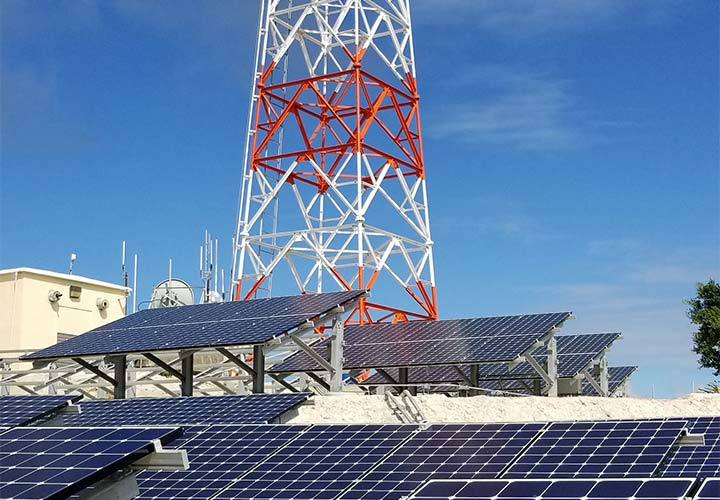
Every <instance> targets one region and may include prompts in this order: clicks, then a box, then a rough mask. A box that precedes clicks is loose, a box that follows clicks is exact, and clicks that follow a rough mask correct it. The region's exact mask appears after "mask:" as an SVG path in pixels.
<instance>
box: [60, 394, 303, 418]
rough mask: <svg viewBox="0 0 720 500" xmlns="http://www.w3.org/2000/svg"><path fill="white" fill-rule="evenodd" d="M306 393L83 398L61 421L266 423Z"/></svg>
mask: <svg viewBox="0 0 720 500" xmlns="http://www.w3.org/2000/svg"><path fill="white" fill-rule="evenodd" d="M309 397H310V394H309V393H283V394H249V395H238V396H191V397H182V398H141V399H109V400H96V401H84V402H82V403H80V413H79V414H73V415H65V416H64V417H63V424H64V425H73V426H88V425H93V426H99V425H172V424H176V425H183V424H186V425H191V424H192V425H197V424H223V423H228V424H232V423H235V424H238V423H269V422H272V421H273V420H275V419H277V418H278V417H280V416H281V415H283V414H284V413H286V412H288V411H290V410H292V409H293V408H295V407H297V406H298V405H300V404H302V403H304V402H305V401H307V400H308V398H309Z"/></svg>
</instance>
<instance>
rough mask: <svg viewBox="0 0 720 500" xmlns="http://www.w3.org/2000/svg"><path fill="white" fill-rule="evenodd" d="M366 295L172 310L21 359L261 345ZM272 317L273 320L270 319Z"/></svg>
mask: <svg viewBox="0 0 720 500" xmlns="http://www.w3.org/2000/svg"><path fill="white" fill-rule="evenodd" d="M366 293H367V292H366V291H365V290H352V291H345V292H332V293H323V294H314V295H313V294H308V295H297V296H289V297H275V298H271V299H255V300H248V301H237V302H220V303H215V304H196V305H191V306H181V307H175V308H168V309H167V312H163V313H157V314H154V313H151V314H143V315H142V318H136V317H134V316H135V315H130V316H127V317H125V318H122V319H119V320H117V321H114V322H112V323H109V324H107V325H103V326H101V327H99V328H97V329H94V330H91V331H89V332H87V333H84V334H82V335H78V336H76V337H73V338H71V339H68V340H65V341H63V342H60V343H58V344H55V345H53V346H50V347H47V348H45V349H41V350H40V351H37V352H34V353H31V354H28V355H25V356H23V357H22V358H21V359H26V360H49V359H58V358H68V357H83V356H99V355H108V354H118V355H120V354H130V353H141V352H155V351H174V350H180V349H190V348H209V347H219V346H236V345H257V344H263V343H265V342H268V341H270V340H272V339H275V338H278V337H280V336H282V335H285V334H287V333H288V332H291V331H293V330H295V329H297V328H300V327H301V326H303V325H304V324H305V323H306V322H307V321H308V320H311V319H313V318H317V317H321V316H323V315H326V314H328V313H329V312H330V311H332V310H333V309H335V308H336V307H337V306H342V305H347V304H349V303H352V302H354V301H356V300H357V299H359V298H360V297H361V296H363V295H364V294H366ZM250 303H252V304H250ZM272 312H274V313H275V314H274V315H273V314H270V313H272ZM136 314H138V313H136ZM244 314H252V315H251V316H247V315H244ZM263 314H265V315H263ZM125 325H128V326H125Z"/></svg>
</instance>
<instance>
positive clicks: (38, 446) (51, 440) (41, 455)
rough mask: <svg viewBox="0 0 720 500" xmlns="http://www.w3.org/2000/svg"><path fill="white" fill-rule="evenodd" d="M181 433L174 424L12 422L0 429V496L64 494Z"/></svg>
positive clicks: (133, 459)
mask: <svg viewBox="0 0 720 500" xmlns="http://www.w3.org/2000/svg"><path fill="white" fill-rule="evenodd" d="M180 434H181V430H180V429H173V428H155V429H138V428H132V429H131V428H125V429H116V428H79V427H76V428H56V427H16V428H13V429H9V430H8V431H6V432H5V433H3V434H0V450H1V452H0V471H2V474H1V476H2V481H1V482H0V498H13V499H35V498H38V499H39V498H66V497H68V496H70V495H72V494H73V493H76V492H78V491H80V490H82V489H83V488H85V487H87V486H90V485H92V484H93V483H95V482H97V481H98V480H100V479H102V478H104V477H106V476H108V475H110V474H111V473H113V472H115V471H117V470H119V469H121V468H123V467H125V466H127V465H129V464H131V463H132V462H134V461H136V460H138V459H139V458H141V457H142V456H144V455H145V454H147V453H148V452H150V451H153V450H154V444H153V441H154V440H160V441H161V442H163V443H165V442H167V441H170V440H172V439H174V438H176V437H177V436H179V435H180Z"/></svg>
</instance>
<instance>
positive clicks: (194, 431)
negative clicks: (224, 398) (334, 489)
mask: <svg viewBox="0 0 720 500" xmlns="http://www.w3.org/2000/svg"><path fill="white" fill-rule="evenodd" d="M308 428H309V425H262V424H247V425H242V424H240V425H212V426H205V427H203V426H193V427H191V428H190V429H187V430H186V434H185V435H184V436H182V437H181V438H179V439H177V440H175V441H174V442H172V443H169V444H168V445H167V447H168V448H170V447H174V448H179V449H183V450H185V451H186V452H187V455H188V461H189V463H190V468H189V469H188V470H186V471H172V472H168V471H141V472H139V473H138V475H137V478H138V487H139V489H140V495H139V496H138V497H137V498H138V499H143V500H175V499H201V498H202V499H204V498H210V497H212V496H213V495H215V494H216V493H218V492H220V491H222V490H223V489H225V488H226V487H227V486H229V485H230V484H231V483H232V482H234V481H235V480H237V479H238V478H239V477H241V476H242V475H243V474H245V473H246V472H248V471H250V470H252V469H253V468H254V467H255V466H257V465H258V464H259V463H261V462H263V461H265V460H266V459H267V458H268V457H270V456H271V455H273V454H274V453H276V452H277V451H278V450H279V449H281V448H282V447H284V446H286V445H287V444H288V443H290V442H292V441H293V440H295V439H297V438H298V436H300V434H301V433H303V432H304V431H305V430H307V429H308ZM186 436H187V437H186Z"/></svg>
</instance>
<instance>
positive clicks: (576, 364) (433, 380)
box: [364, 333, 632, 395]
mask: <svg viewBox="0 0 720 500" xmlns="http://www.w3.org/2000/svg"><path fill="white" fill-rule="evenodd" d="M619 337H620V334H619V333H593V334H582V335H558V336H556V337H555V338H556V339H557V343H558V347H557V349H558V356H557V364H558V376H559V377H563V378H570V377H574V376H576V375H577V374H578V373H579V372H580V371H582V370H583V369H585V368H587V367H588V365H589V364H590V363H591V362H592V361H593V359H595V358H597V357H598V356H599V355H600V354H601V353H602V351H603V350H605V349H607V348H608V347H609V346H610V345H611V344H612V343H613V342H615V341H616V340H617V339H618V338H619ZM532 355H533V357H534V358H535V359H536V360H537V361H538V362H539V363H541V364H544V363H546V361H547V353H546V350H545V348H544V347H540V348H538V349H536V350H535V351H533V353H532ZM462 370H463V373H465V376H466V377H467V378H469V377H470V370H469V368H467V367H463V368H462ZM386 371H387V372H388V374H390V375H391V376H392V377H393V378H394V379H395V380H396V381H397V374H398V371H397V369H392V368H387V369H386ZM630 373H632V371H631V372H630ZM478 375H479V379H480V381H484V382H487V381H491V380H500V379H502V380H533V379H535V378H538V377H537V373H536V372H535V370H534V369H533V368H532V366H530V364H529V363H520V364H518V365H516V366H514V367H512V368H508V366H507V364H506V363H487V364H482V365H480V366H479V367H478ZM620 375H621V374H618V376H620ZM627 376H629V374H628V375H626V377H627ZM408 379H409V380H408V381H409V382H410V383H413V384H437V383H466V382H465V381H464V379H463V377H462V376H460V375H459V374H458V372H457V370H456V369H454V368H453V367H416V368H413V369H411V370H409V373H408ZM622 381H624V379H621V380H620V381H617V382H615V383H614V384H610V386H614V388H615V389H617V387H618V386H619V385H620V384H621V383H622ZM389 383H390V382H389V381H388V380H387V379H386V378H385V377H384V376H383V375H382V374H379V373H376V374H374V375H372V376H371V377H369V378H368V379H366V380H365V382H364V384H366V385H384V384H389ZM485 385H487V384H485ZM485 385H483V384H482V383H481V384H480V386H481V387H485ZM493 385H494V384H493ZM586 385H587V386H588V387H589V388H590V389H592V387H590V386H589V384H586ZM516 389H517V390H523V388H522V387H521V386H517V387H516ZM592 394H594V391H593V392H592ZM592 394H591V395H592Z"/></svg>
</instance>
